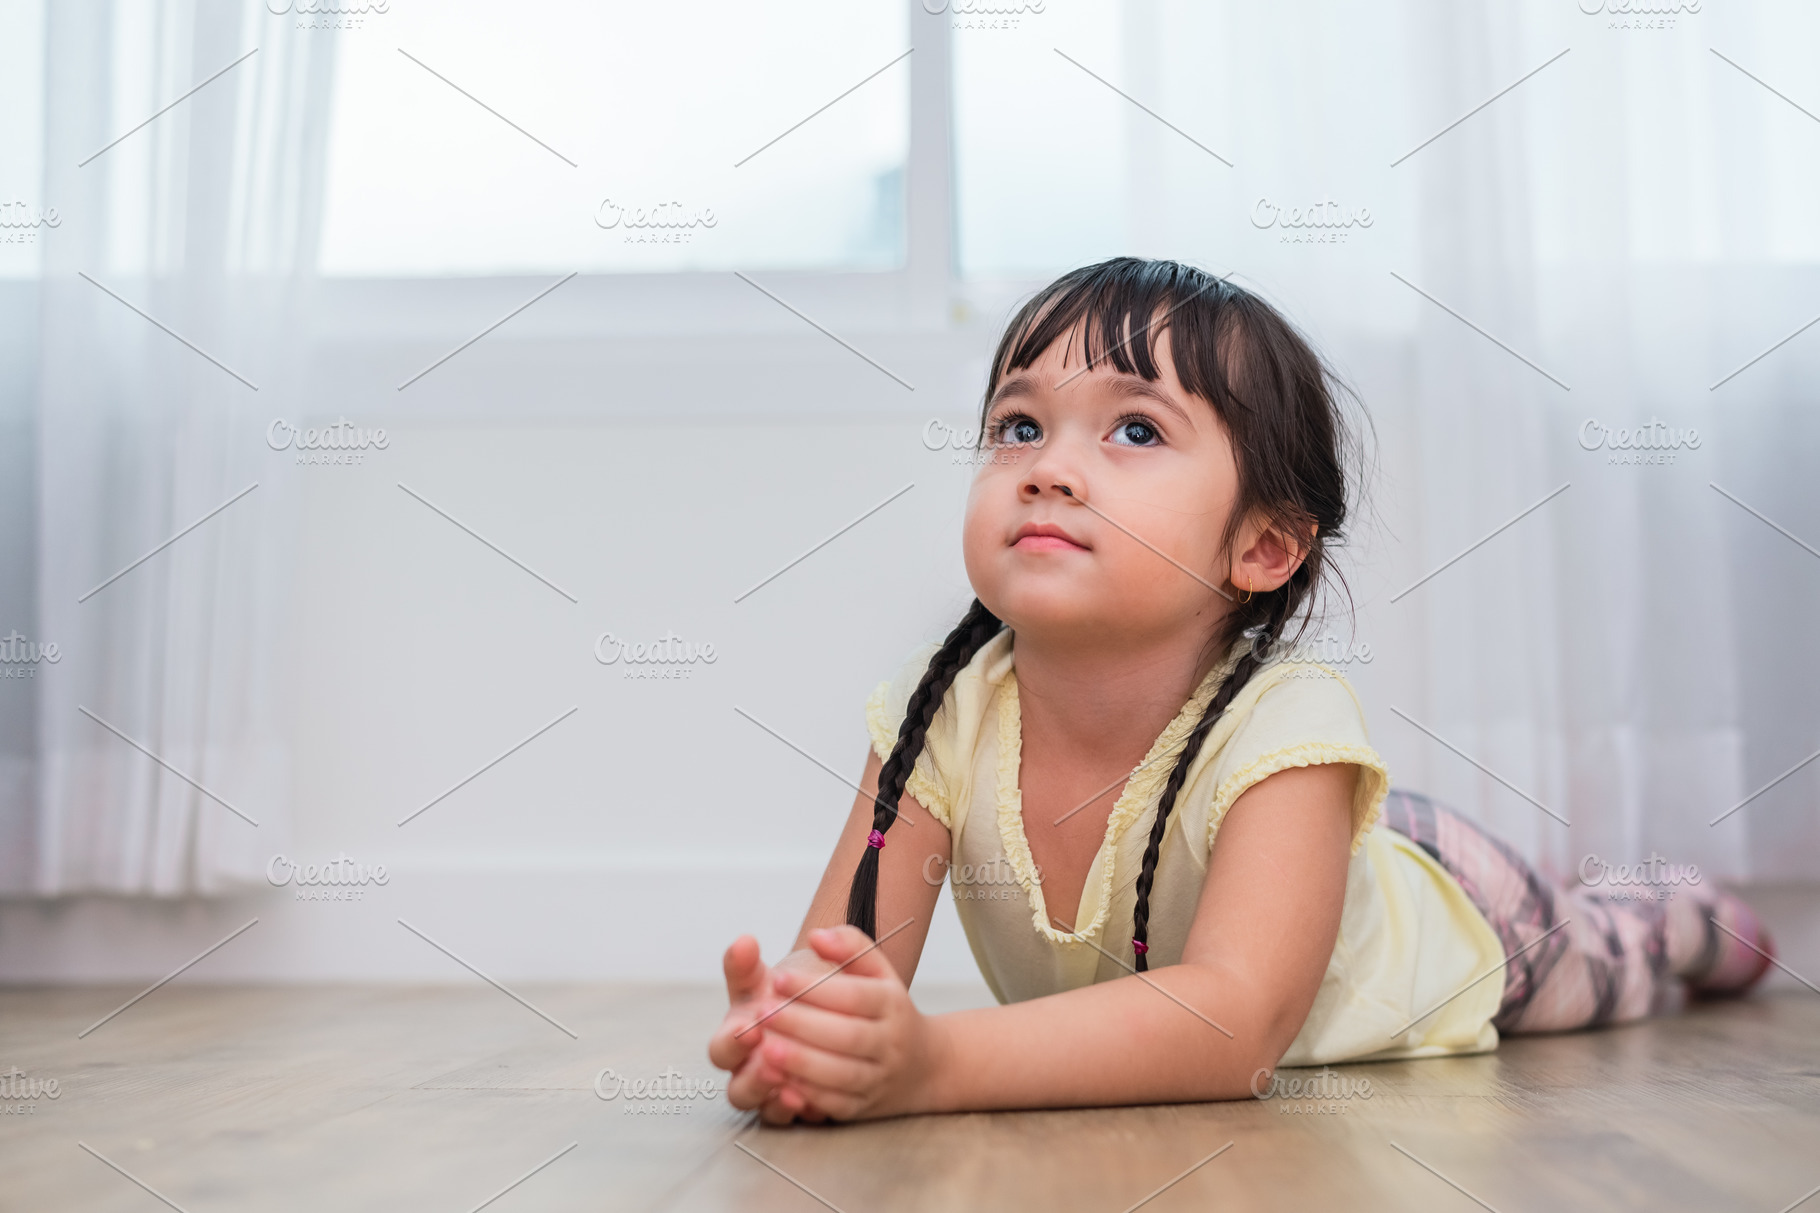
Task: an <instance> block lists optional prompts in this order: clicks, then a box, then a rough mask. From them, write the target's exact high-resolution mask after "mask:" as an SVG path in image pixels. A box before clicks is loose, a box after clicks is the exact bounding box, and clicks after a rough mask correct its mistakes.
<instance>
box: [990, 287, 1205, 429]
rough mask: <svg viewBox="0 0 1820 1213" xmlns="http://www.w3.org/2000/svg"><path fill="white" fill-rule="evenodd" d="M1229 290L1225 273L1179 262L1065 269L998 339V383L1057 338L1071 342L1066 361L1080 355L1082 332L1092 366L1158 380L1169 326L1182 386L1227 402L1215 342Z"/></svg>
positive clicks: (1082, 353) (1089, 366)
mask: <svg viewBox="0 0 1820 1213" xmlns="http://www.w3.org/2000/svg"><path fill="white" fill-rule="evenodd" d="M1232 293H1233V288H1231V287H1229V286H1227V284H1226V282H1225V280H1224V279H1221V278H1216V277H1214V276H1213V275H1211V274H1208V273H1205V272H1204V271H1201V270H1197V269H1194V268H1192V267H1190V266H1185V265H1181V264H1178V263H1176V262H1166V261H1165V262H1158V261H1141V260H1138V259H1136V258H1126V257H1121V258H1117V259H1115V260H1112V261H1108V262H1104V263H1102V264H1100V265H1095V266H1090V267H1088V268H1087V269H1084V270H1079V271H1076V272H1075V273H1073V274H1068V275H1064V276H1063V277H1062V278H1060V279H1058V280H1057V281H1056V282H1054V283H1053V284H1051V285H1050V286H1049V287H1048V288H1046V289H1045V290H1044V291H1043V292H1041V293H1040V294H1039V295H1037V296H1036V297H1035V298H1034V299H1032V300H1030V302H1029V303H1027V304H1025V305H1024V307H1023V308H1022V309H1020V313H1019V315H1018V317H1017V319H1016V320H1015V321H1014V322H1013V324H1012V326H1011V329H1010V331H1008V332H1007V333H1006V335H1005V340H1004V342H1003V343H1002V344H1001V347H1000V348H1001V351H1002V357H1001V360H1000V364H999V365H998V366H997V367H995V368H994V372H993V376H992V378H993V381H994V385H995V386H996V383H997V381H998V380H999V379H1001V378H1002V377H1003V376H1004V375H1005V374H1006V373H1008V372H1010V371H1019V370H1024V369H1026V368H1028V367H1030V366H1031V365H1032V364H1034V363H1035V362H1036V360H1037V359H1039V358H1041V357H1042V356H1043V353H1044V351H1046V350H1048V349H1049V348H1050V347H1051V346H1053V345H1054V344H1055V343H1056V342H1057V341H1066V342H1067V346H1066V348H1064V350H1063V357H1064V359H1067V358H1071V357H1073V356H1075V346H1076V344H1077V338H1078V344H1079V346H1080V347H1081V348H1080V357H1081V360H1082V361H1083V362H1084V363H1085V364H1086V367H1087V369H1089V370H1091V369H1093V368H1095V367H1098V366H1103V365H1108V364H1109V365H1111V366H1112V367H1113V369H1115V370H1117V371H1119V372H1121V373H1123V374H1127V375H1137V376H1139V377H1140V378H1143V379H1148V380H1156V379H1158V378H1161V371H1160V369H1159V367H1158V363H1157V355H1156V340H1157V338H1158V336H1159V335H1160V334H1162V333H1163V332H1165V331H1167V332H1168V333H1169V334H1170V342H1169V344H1170V354H1171V357H1170V361H1171V363H1173V365H1174V369H1175V374H1176V378H1177V379H1178V380H1180V382H1181V384H1182V387H1183V388H1184V389H1186V390H1187V391H1189V392H1191V393H1193V394H1194V395H1196V396H1200V397H1201V398H1203V399H1205V400H1209V401H1212V402H1214V403H1215V404H1216V405H1223V404H1224V403H1225V401H1226V399H1227V398H1228V393H1227V391H1226V388H1227V385H1226V383H1225V382H1224V380H1225V376H1224V375H1222V374H1221V373H1220V360H1219V351H1218V347H1219V345H1220V337H1221V330H1222V329H1224V328H1226V327H1228V326H1227V325H1226V324H1224V323H1222V320H1223V318H1224V317H1225V315H1226V313H1227V310H1228V309H1227V307H1226V304H1227V303H1228V302H1229V301H1230V300H1231V297H1232ZM988 395H990V393H988Z"/></svg>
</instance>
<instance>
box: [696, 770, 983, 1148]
mask: <svg viewBox="0 0 1820 1213" xmlns="http://www.w3.org/2000/svg"><path fill="white" fill-rule="evenodd" d="M881 765H883V764H881V763H880V762H879V759H878V755H877V754H869V755H868V756H867V760H866V768H865V771H864V773H863V774H862V775H861V777H860V787H861V788H862V789H863V790H862V791H861V792H860V794H859V795H858V796H856V797H855V798H854V801H853V808H852V810H851V811H850V812H849V813H848V815H847V822H846V824H845V825H844V826H842V828H841V833H840V838H839V839H838V840H837V841H836V842H835V844H834V855H833V857H832V858H831V859H829V861H828V867H827V869H826V870H825V871H824V872H823V873H822V879H821V884H820V885H819V886H818V887H817V888H816V890H815V897H814V898H813V899H812V900H811V902H810V903H809V913H808V914H807V915H806V916H805V917H804V919H803V926H802V930H801V931H799V932H797V937H796V949H795V950H794V951H792V952H790V953H789V954H788V955H786V956H784V957H783V958H782V959H781V960H779V961H778V962H777V963H776V964H775V965H772V966H769V967H767V966H766V965H765V963H764V961H763V959H762V957H761V956H760V955H759V947H758V941H757V940H756V939H754V938H753V937H752V936H750V935H742V936H740V937H739V938H738V939H736V940H734V941H733V945H732V946H731V947H729V948H728V949H727V953H726V956H725V958H724V960H723V962H722V964H723V967H724V969H725V971H726V978H727V1001H728V1009H727V1014H726V1017H725V1018H724V1019H723V1020H722V1021H721V1025H720V1027H719V1028H718V1029H717V1030H716V1031H715V1033H714V1035H713V1037H712V1038H710V1040H709V1042H708V1057H709V1059H710V1060H711V1061H713V1063H714V1064H715V1065H717V1066H719V1067H721V1068H722V1069H724V1070H729V1071H732V1072H733V1077H732V1079H731V1080H730V1081H729V1084H728V1088H727V1093H728V1096H729V1098H731V1099H732V1101H733V1103H734V1105H735V1106H737V1107H742V1108H745V1107H760V1106H763V1107H764V1109H765V1118H766V1119H767V1120H789V1119H790V1118H791V1116H792V1115H797V1114H802V1115H805V1116H807V1117H810V1118H819V1117H820V1115H821V1112H820V1110H819V1109H815V1108H812V1107H809V1106H808V1105H807V1104H806V1102H805V1101H803V1100H801V1099H794V1098H793V1099H789V1100H786V1101H785V1102H784V1103H781V1104H780V1103H778V1102H776V1096H777V1088H778V1085H779V1083H780V1082H781V1081H782V1075H781V1074H779V1073H777V1072H776V1071H774V1070H772V1069H769V1068H766V1067H763V1066H760V1065H756V1064H753V1063H754V1062H755V1060H756V1059H755V1058H754V1057H753V1050H754V1049H755V1048H756V1047H757V1046H758V1045H759V1044H760V1043H761V1042H762V1041H763V1040H764V1039H765V1036H766V1035H767V1033H768V1031H769V1029H770V1028H771V1027H772V1026H773V1025H774V1024H775V1022H776V1020H775V1019H774V1018H768V1016H771V1014H772V1013H773V1012H775V1011H776V1008H777V1005H778V1002H779V1000H780V998H781V997H785V996H784V995H780V994H779V993H778V992H777V991H776V989H774V987H773V984H772V983H773V980H774V975H776V974H779V973H790V974H793V975H799V976H801V978H802V979H803V981H805V982H807V981H811V980H813V979H815V978H817V977H820V976H821V975H823V974H824V973H826V972H828V971H829V970H830V969H832V968H834V967H835V965H836V964H837V963H839V962H838V961H830V960H828V959H825V958H823V957H822V956H819V955H818V954H817V953H816V952H815V951H814V950H813V949H812V948H810V946H809V942H808V939H809V934H810V932H812V931H814V930H816V929H818V928H822V927H838V926H842V925H843V924H844V923H845V922H846V921H847V892H848V889H849V888H850V887H851V885H852V882H853V871H854V869H855V868H856V867H857V866H858V865H859V858H860V855H861V854H862V853H863V852H864V850H865V847H866V836H867V835H868V834H870V833H871V832H872V806H873V802H874V800H875V799H876V797H877V795H878V773H879V768H880V766H881ZM885 837H886V844H885V847H884V849H883V850H882V851H880V853H879V869H878V917H877V922H878V930H879V935H880V937H881V938H885V937H887V936H888V938H885V942H884V943H883V944H881V945H880V946H879V948H878V949H877V951H876V952H874V953H872V954H871V955H870V956H869V957H868V959H870V960H873V961H877V962H879V963H882V964H883V965H884V966H885V968H884V969H883V971H885V972H889V973H891V974H892V975H893V979H894V980H896V979H897V978H899V977H901V981H899V988H902V989H907V988H908V986H909V984H910V980H911V978H913V977H914V976H915V975H916V966H917V962H918V961H919V960H920V959H921V957H922V952H923V942H924V940H925V939H927V938H928V934H929V919H930V916H931V915H932V914H933V912H934V910H935V899H936V897H937V896H939V895H940V893H941V886H942V883H943V880H944V878H945V876H946V874H947V870H948V855H949V839H948V831H947V828H946V827H944V826H943V825H942V824H941V823H940V822H939V821H937V820H935V818H933V817H931V816H930V815H929V811H928V810H927V809H925V808H923V806H922V805H921V804H919V803H918V802H917V801H916V799H915V798H914V797H911V796H904V797H903V798H902V799H901V800H899V801H898V819H897V822H896V823H895V824H894V825H893V826H892V827H891V829H890V831H889V832H888V833H887V834H886V836H885ZM905 923H907V925H904V926H903V929H902V930H897V931H895V932H894V928H896V927H898V926H899V925H900V924H905ZM848 930H850V931H851V930H852V929H851V928H848ZM852 933H853V934H854V935H856V936H857V935H858V934H859V932H858V931H852ZM861 946H864V945H863V944H862V945H861Z"/></svg>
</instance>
